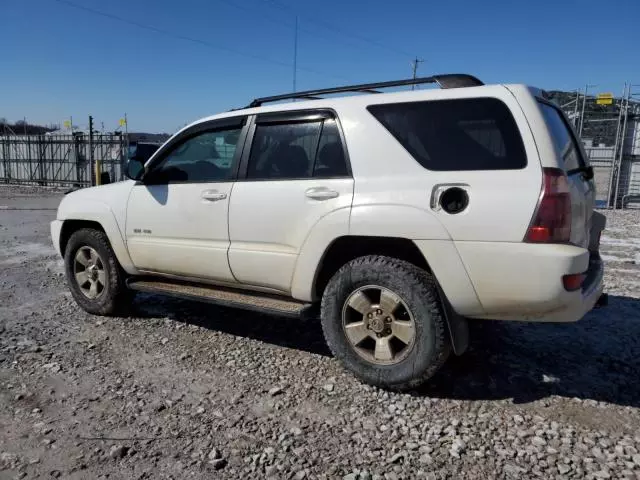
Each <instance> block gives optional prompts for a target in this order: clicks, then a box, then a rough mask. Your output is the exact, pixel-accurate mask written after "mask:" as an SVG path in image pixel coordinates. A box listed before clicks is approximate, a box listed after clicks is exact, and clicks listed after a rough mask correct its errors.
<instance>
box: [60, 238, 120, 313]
mask: <svg viewBox="0 0 640 480" xmlns="http://www.w3.org/2000/svg"><path fill="white" fill-rule="evenodd" d="M64 263H65V273H66V277H67V284H68V285H69V289H70V290H71V294H72V295H73V298H74V299H75V300H76V302H77V303H78V305H80V306H81V307H82V308H83V309H84V310H86V311H87V312H89V313H93V314H95V315H114V314H116V313H118V312H121V311H124V310H125V309H126V307H127V306H128V304H129V303H130V300H131V295H130V294H129V291H128V290H127V287H126V285H125V282H124V280H125V279H124V277H125V274H124V272H123V271H122V268H121V267H120V264H119V263H118V260H117V259H116V256H115V254H114V253H113V249H112V248H111V245H110V244H109V239H108V238H107V235H106V234H105V233H104V232H101V231H99V230H94V229H89V228H83V229H81V230H78V231H77V232H74V233H73V234H72V235H71V237H70V238H69V241H68V243H67V247H66V249H65V254H64Z"/></svg>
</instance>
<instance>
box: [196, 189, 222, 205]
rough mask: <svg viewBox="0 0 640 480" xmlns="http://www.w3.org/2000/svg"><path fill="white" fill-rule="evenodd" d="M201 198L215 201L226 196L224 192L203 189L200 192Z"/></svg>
mask: <svg viewBox="0 0 640 480" xmlns="http://www.w3.org/2000/svg"><path fill="white" fill-rule="evenodd" d="M202 198H203V199H204V200H209V201H210V202H216V201H218V200H224V199H225V198H227V194H226V193H220V192H216V191H215V190H205V191H204V192H202Z"/></svg>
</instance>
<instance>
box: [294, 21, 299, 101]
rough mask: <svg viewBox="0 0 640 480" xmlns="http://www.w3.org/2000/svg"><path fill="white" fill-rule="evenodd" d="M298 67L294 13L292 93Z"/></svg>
mask: <svg viewBox="0 0 640 480" xmlns="http://www.w3.org/2000/svg"><path fill="white" fill-rule="evenodd" d="M297 69H298V16H297V15H296V26H295V31H294V33H293V93H295V92H296V70H297Z"/></svg>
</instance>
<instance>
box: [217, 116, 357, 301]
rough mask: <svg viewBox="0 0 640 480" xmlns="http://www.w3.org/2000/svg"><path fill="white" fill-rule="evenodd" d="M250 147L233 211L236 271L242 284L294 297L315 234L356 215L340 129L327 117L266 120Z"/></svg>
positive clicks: (260, 120)
mask: <svg viewBox="0 0 640 480" xmlns="http://www.w3.org/2000/svg"><path fill="white" fill-rule="evenodd" d="M247 142H248V145H247V146H246V147H245V149H244V153H243V158H242V162H241V166H240V174H239V176H238V181H237V183H236V184H235V185H234V187H233V191H232V194H231V201H230V206H229V237H230V241H231V245H230V249H229V264H230V266H231V270H232V272H233V275H234V277H235V278H236V279H237V280H238V281H239V282H241V283H244V284H247V285H254V286H260V287H267V288H272V289H275V290H278V291H281V292H283V293H290V291H291V280H292V276H293V271H294V268H295V265H296V260H297V258H298V255H299V253H300V249H301V247H302V245H303V243H304V241H305V239H306V238H307V236H308V234H309V232H310V231H311V229H312V228H313V226H314V225H315V224H316V223H317V222H318V221H319V220H320V219H321V218H323V217H324V216H326V215H328V214H330V213H331V212H333V211H336V210H339V209H344V208H350V207H351V202H352V198H353V178H352V176H351V171H350V168H349V163H348V158H347V152H346V149H345V148H344V142H343V138H342V134H341V131H340V126H339V122H338V120H337V118H336V117H335V115H334V114H333V113H332V112H330V111H324V110H323V111H298V112H282V113H268V114H262V115H258V116H257V117H256V118H255V122H254V124H253V125H252V126H251V129H250V133H249V138H248V140H247ZM345 222H348V217H346V219H345ZM345 227H346V226H345Z"/></svg>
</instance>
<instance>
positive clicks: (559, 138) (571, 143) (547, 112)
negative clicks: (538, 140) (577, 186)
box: [540, 103, 584, 170]
mask: <svg viewBox="0 0 640 480" xmlns="http://www.w3.org/2000/svg"><path fill="white" fill-rule="evenodd" d="M540 107H541V108H542V115H543V116H544V119H545V122H546V123H547V127H548V128H549V132H550V133H551V137H552V138H553V143H554V146H555V147H556V152H557V154H558V156H560V157H561V158H562V159H563V160H564V168H565V169H566V170H572V169H574V168H580V167H581V166H583V165H584V161H583V160H582V156H581V155H580V150H578V148H577V146H576V143H575V140H574V138H573V135H572V134H571V132H570V131H569V126H568V125H567V123H566V122H565V120H564V118H563V117H562V114H561V113H560V112H559V111H558V110H557V109H556V108H554V107H552V106H551V105H547V104H546V103H541V104H540Z"/></svg>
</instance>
